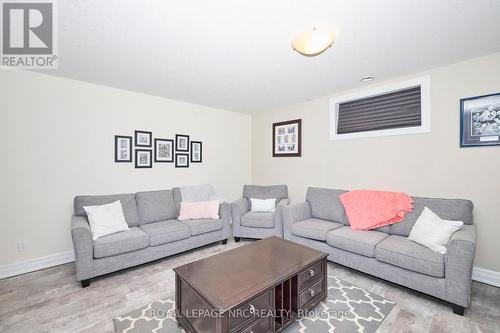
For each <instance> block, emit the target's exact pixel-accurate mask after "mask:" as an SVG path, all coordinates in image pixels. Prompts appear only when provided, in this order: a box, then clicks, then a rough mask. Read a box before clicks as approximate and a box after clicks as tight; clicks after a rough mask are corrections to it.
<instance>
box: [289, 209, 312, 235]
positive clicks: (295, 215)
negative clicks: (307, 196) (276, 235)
mask: <svg viewBox="0 0 500 333" xmlns="http://www.w3.org/2000/svg"><path fill="white" fill-rule="evenodd" d="M308 218H311V205H309V202H302V203H299V204H295V205H291V206H288V207H283V236H284V237H285V239H291V238H292V224H294V223H295V222H298V221H302V220H305V219H308Z"/></svg>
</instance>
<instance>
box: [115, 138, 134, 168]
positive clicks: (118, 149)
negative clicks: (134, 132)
mask: <svg viewBox="0 0 500 333" xmlns="http://www.w3.org/2000/svg"><path fill="white" fill-rule="evenodd" d="M115 162H132V137H131V136H123V135H115Z"/></svg>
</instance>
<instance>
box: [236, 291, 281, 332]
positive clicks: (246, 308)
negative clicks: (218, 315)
mask: <svg viewBox="0 0 500 333" xmlns="http://www.w3.org/2000/svg"><path fill="white" fill-rule="evenodd" d="M271 296H272V294H271V291H268V292H266V293H265V294H262V295H260V296H257V297H255V298H254V299H252V300H250V301H248V302H246V303H244V304H242V305H240V306H238V307H236V308H234V309H232V310H230V312H229V327H230V328H231V331H232V330H234V329H235V328H238V327H239V326H240V325H242V324H244V323H246V322H248V321H251V320H253V319H255V318H256V317H258V316H259V315H260V314H261V313H262V312H264V311H269V309H271V307H272V298H271ZM245 332H246V331H245Z"/></svg>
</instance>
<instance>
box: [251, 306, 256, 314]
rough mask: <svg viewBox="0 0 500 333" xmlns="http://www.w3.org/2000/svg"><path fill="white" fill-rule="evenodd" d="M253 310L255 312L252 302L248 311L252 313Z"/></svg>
mask: <svg viewBox="0 0 500 333" xmlns="http://www.w3.org/2000/svg"><path fill="white" fill-rule="evenodd" d="M255 312H256V310H255V306H253V305H252V304H250V313H251V314H254V313H255Z"/></svg>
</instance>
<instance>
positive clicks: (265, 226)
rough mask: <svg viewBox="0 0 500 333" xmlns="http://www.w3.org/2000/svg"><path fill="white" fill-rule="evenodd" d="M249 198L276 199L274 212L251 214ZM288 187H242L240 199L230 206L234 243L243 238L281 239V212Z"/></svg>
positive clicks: (285, 203)
mask: <svg viewBox="0 0 500 333" xmlns="http://www.w3.org/2000/svg"><path fill="white" fill-rule="evenodd" d="M250 198H254V199H272V198H275V199H276V211H275V212H274V213H271V212H252V211H251V206H250V205H251V203H250ZM288 203H289V200H288V187H287V186H286V185H270V186H258V185H244V186H243V196H242V198H240V199H238V200H236V201H235V202H233V204H232V216H233V236H234V239H235V241H236V242H239V241H240V238H241V237H244V238H257V239H261V238H266V237H271V236H278V237H281V238H283V223H282V216H281V212H282V209H283V207H284V206H286V205H288Z"/></svg>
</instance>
